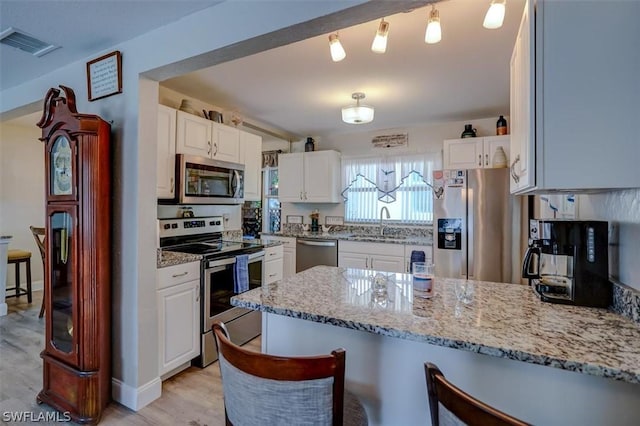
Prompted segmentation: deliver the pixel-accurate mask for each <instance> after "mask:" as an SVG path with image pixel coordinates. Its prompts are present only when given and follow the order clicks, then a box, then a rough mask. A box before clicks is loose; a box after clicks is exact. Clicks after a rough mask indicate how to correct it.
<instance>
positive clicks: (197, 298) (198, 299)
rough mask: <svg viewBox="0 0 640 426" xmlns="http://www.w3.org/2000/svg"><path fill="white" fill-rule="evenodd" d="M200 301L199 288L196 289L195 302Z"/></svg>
mask: <svg viewBox="0 0 640 426" xmlns="http://www.w3.org/2000/svg"><path fill="white" fill-rule="evenodd" d="M199 301H200V286H198V287H196V302H199Z"/></svg>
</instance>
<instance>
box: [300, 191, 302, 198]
mask: <svg viewBox="0 0 640 426" xmlns="http://www.w3.org/2000/svg"><path fill="white" fill-rule="evenodd" d="M300 199H301V200H302V191H300Z"/></svg>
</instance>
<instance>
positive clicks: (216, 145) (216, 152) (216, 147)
mask: <svg viewBox="0 0 640 426" xmlns="http://www.w3.org/2000/svg"><path fill="white" fill-rule="evenodd" d="M213 147H214V148H215V151H213V155H218V142H216V143H214V144H213Z"/></svg>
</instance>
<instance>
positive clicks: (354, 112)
mask: <svg viewBox="0 0 640 426" xmlns="http://www.w3.org/2000/svg"><path fill="white" fill-rule="evenodd" d="M351 97H352V98H353V99H355V100H356V104H355V105H350V106H346V107H343V108H342V121H344V122H345V123H349V124H365V123H371V122H372V121H373V107H371V106H368V105H360V99H364V93H362V92H356V93H354V94H352V95H351Z"/></svg>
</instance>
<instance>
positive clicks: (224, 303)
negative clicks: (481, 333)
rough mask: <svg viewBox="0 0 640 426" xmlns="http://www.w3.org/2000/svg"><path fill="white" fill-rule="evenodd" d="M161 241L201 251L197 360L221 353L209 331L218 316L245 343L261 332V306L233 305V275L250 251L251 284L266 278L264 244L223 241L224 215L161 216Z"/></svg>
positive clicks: (251, 286)
mask: <svg viewBox="0 0 640 426" xmlns="http://www.w3.org/2000/svg"><path fill="white" fill-rule="evenodd" d="M158 223H159V228H160V229H159V236H160V247H161V248H162V249H164V250H170V251H175V252H181V253H191V254H198V255H201V256H203V259H202V262H201V265H200V294H201V295H202V298H201V299H200V300H201V302H200V312H201V314H200V318H201V321H200V326H201V330H200V331H201V332H202V337H201V344H200V357H198V358H196V359H195V360H194V364H195V365H197V366H200V367H206V366H207V365H209V364H211V363H212V362H214V361H215V360H217V359H218V353H217V350H216V345H215V341H214V338H213V334H212V332H211V326H212V325H213V323H214V321H224V323H225V324H226V326H227V329H228V330H229V334H230V336H231V340H232V341H233V342H235V343H237V344H239V345H242V344H244V343H246V342H248V341H249V340H251V339H253V338H254V337H256V336H258V335H259V334H260V332H261V316H260V312H257V311H251V310H248V309H244V308H237V307H234V306H231V304H230V299H231V297H233V296H234V295H235V294H238V293H236V292H235V291H234V277H235V268H236V264H237V261H238V259H239V256H241V255H247V256H248V262H247V263H248V265H247V271H248V277H249V279H248V281H249V289H254V288H258V287H260V286H261V284H262V264H263V261H264V249H263V246H262V245H260V244H252V243H249V242H233V241H224V240H223V239H222V231H223V230H224V226H223V219H222V217H219V216H213V217H200V218H185V219H160V220H159V221H158Z"/></svg>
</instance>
